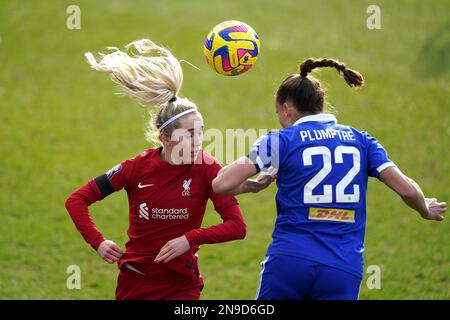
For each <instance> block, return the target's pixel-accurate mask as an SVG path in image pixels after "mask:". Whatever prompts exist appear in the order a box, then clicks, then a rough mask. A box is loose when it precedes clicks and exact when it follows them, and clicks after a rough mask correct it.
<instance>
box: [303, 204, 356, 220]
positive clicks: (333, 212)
mask: <svg viewBox="0 0 450 320" xmlns="http://www.w3.org/2000/svg"><path fill="white" fill-rule="evenodd" d="M309 219H310V220H329V221H339V222H350V223H355V211H354V210H343V209H332V208H314V207H312V208H309Z"/></svg>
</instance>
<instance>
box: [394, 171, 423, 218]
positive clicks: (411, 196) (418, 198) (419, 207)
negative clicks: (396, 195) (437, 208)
mask: <svg viewBox="0 0 450 320" xmlns="http://www.w3.org/2000/svg"><path fill="white" fill-rule="evenodd" d="M405 178H406V179H407V180H408V183H409V184H410V190H409V191H407V192H404V193H403V194H400V197H401V198H402V199H403V201H404V202H405V203H406V204H407V205H408V206H409V207H411V208H412V209H414V210H416V211H417V212H419V213H420V215H421V216H426V215H427V213H428V209H427V205H426V202H425V196H424V194H423V192H422V189H420V187H419V185H418V184H417V183H416V182H415V181H414V180H412V179H410V178H408V177H405Z"/></svg>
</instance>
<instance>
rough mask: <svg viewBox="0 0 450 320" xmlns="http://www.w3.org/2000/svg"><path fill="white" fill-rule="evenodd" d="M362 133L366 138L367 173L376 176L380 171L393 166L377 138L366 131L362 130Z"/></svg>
mask: <svg viewBox="0 0 450 320" xmlns="http://www.w3.org/2000/svg"><path fill="white" fill-rule="evenodd" d="M362 134H363V135H364V137H365V138H366V145H367V165H368V168H367V169H368V170H367V171H368V174H369V176H371V177H375V178H378V176H379V175H380V172H381V171H383V170H384V169H386V168H388V167H393V166H395V164H394V163H393V162H392V161H391V160H390V159H389V157H388V154H387V152H386V150H385V149H384V148H383V146H382V145H381V144H380V142H379V141H378V140H377V139H375V138H374V137H372V136H371V135H369V134H368V133H367V132H362Z"/></svg>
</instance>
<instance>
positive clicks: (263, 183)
mask: <svg viewBox="0 0 450 320" xmlns="http://www.w3.org/2000/svg"><path fill="white" fill-rule="evenodd" d="M277 172H278V169H276V168H274V167H270V168H269V170H267V172H261V173H260V174H259V175H258V177H257V178H256V180H250V179H249V180H247V183H248V184H249V186H250V189H251V190H252V192H254V193H256V192H259V191H261V190H263V189H265V188H267V187H268V186H269V185H270V184H271V183H272V182H274V181H275V180H276V179H277Z"/></svg>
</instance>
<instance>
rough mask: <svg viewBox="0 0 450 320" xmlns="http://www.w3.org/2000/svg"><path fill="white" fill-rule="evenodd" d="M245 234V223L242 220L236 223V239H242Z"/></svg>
mask: <svg viewBox="0 0 450 320" xmlns="http://www.w3.org/2000/svg"><path fill="white" fill-rule="evenodd" d="M246 236H247V225H246V224H245V222H243V221H239V222H238V223H236V240H243V239H245V237H246Z"/></svg>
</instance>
